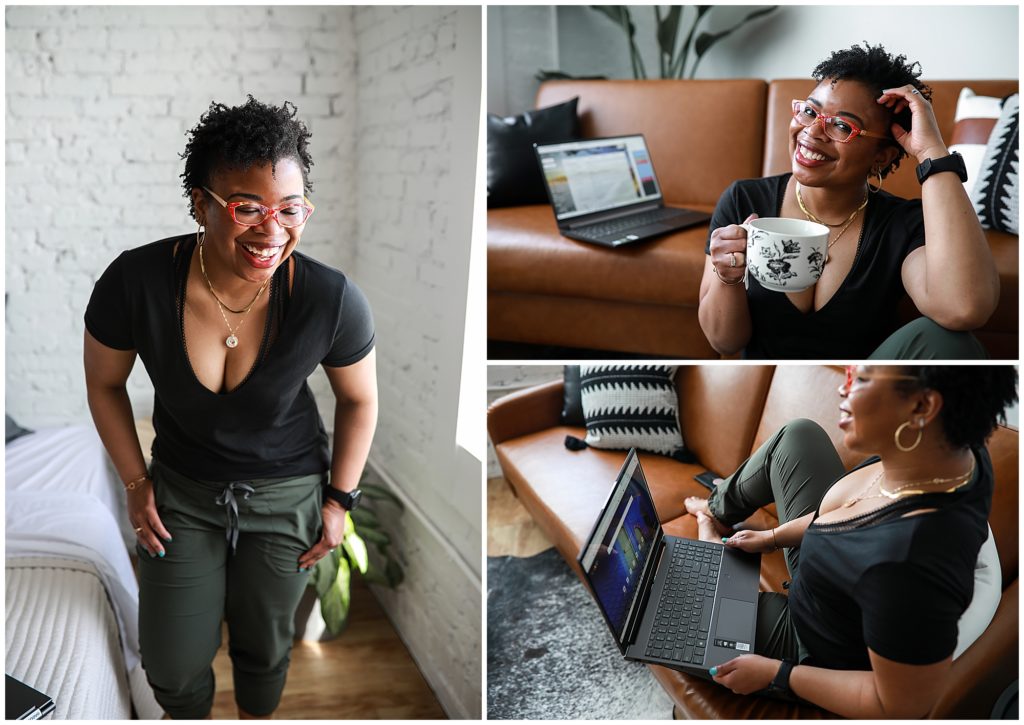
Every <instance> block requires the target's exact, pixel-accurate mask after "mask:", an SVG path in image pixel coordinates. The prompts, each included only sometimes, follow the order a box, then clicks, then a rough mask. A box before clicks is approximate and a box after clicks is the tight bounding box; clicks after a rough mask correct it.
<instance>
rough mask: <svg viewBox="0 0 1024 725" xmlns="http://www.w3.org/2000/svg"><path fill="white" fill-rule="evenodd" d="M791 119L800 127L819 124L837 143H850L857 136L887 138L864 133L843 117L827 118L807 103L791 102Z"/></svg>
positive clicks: (878, 134) (886, 136)
mask: <svg viewBox="0 0 1024 725" xmlns="http://www.w3.org/2000/svg"><path fill="white" fill-rule="evenodd" d="M793 118H795V119H796V120H797V122H798V123H799V124H800V125H802V126H813V125H814V124H815V123H820V124H821V128H822V129H823V130H824V131H825V135H826V136H828V137H829V138H830V139H832V140H833V141H838V142H839V143H850V141H853V139H855V138H857V137H858V136H871V137H872V138H889V134H887V133H875V132H873V131H865V130H864V129H862V128H860V127H858V126H857V124H855V123H854V122H853V121H851V120H850V119H848V118H845V117H844V116H829V115H828V114H825V113H822V112H821V111H819V110H818V109H817V108H815V107H814V106H812V105H811V104H810V103H808V102H807V101H798V100H796V99H794V100H793Z"/></svg>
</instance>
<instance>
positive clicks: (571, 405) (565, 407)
mask: <svg viewBox="0 0 1024 725" xmlns="http://www.w3.org/2000/svg"><path fill="white" fill-rule="evenodd" d="M562 371H563V372H562V380H563V390H564V394H563V396H562V425H578V426H584V425H586V421H585V420H584V419H583V397H582V396H581V395H580V366H579V365H564V366H563V368H562Z"/></svg>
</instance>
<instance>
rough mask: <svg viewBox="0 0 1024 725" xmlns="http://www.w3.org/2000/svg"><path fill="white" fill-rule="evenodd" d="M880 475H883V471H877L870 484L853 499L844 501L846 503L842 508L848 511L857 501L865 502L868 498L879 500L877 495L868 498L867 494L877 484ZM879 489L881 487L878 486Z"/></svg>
mask: <svg viewBox="0 0 1024 725" xmlns="http://www.w3.org/2000/svg"><path fill="white" fill-rule="evenodd" d="M882 473H883V471H879V472H878V475H877V476H875V477H874V478H872V479H871V482H870V483H868V485H867V486H866V487H865V488H864V490H863V491H861V492H860V493H859V494H858V495H856V496H854V497H853V498H848V499H846V501H844V502H843V508H847V509H848V508H850V507H851V506H853V505H854V504H855V503H857V502H859V501H866V500H867V499H869V498H879V495H878V494H875V495H874V496H868V495H867V492H868V491H870V490H871V489H872V488H873V487H874V485H875V484H876V483H878V481H879V479H881V478H882ZM879 488H881V486H879Z"/></svg>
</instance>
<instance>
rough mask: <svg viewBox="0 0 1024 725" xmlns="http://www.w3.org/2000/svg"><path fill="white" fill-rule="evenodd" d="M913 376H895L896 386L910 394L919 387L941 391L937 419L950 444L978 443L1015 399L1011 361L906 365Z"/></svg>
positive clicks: (959, 446)
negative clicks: (982, 363) (1001, 363)
mask: <svg viewBox="0 0 1024 725" xmlns="http://www.w3.org/2000/svg"><path fill="white" fill-rule="evenodd" d="M903 369H904V371H905V372H906V374H908V375H912V376H913V377H915V378H916V381H914V380H897V381H896V389H897V391H899V392H901V393H902V394H904V395H910V394H912V393H913V392H915V391H918V390H920V389H922V388H928V389H931V390H935V391H937V392H938V393H939V394H940V395H942V410H941V411H940V412H939V420H940V421H941V423H942V432H943V433H944V434H945V436H946V440H947V441H949V443H950V445H952V446H953V447H954V448H966V447H967V446H978V445H981V444H982V443H984V442H985V440H986V439H987V438H988V437H989V436H990V435H991V434H992V431H994V430H995V429H996V425H997V424H998V423H999V422H1000V420H1005V415H1006V408H1007V406H1009V405H1011V404H1012V403H1013V402H1015V401H1016V400H1017V371H1016V369H1015V368H1014V367H1013V366H1012V365H906V366H903Z"/></svg>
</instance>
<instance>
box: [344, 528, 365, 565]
mask: <svg viewBox="0 0 1024 725" xmlns="http://www.w3.org/2000/svg"><path fill="white" fill-rule="evenodd" d="M341 545H342V546H343V547H344V549H345V553H347V554H348V558H349V559H350V560H351V561H352V562H353V563H354V564H355V565H356V568H357V569H359V571H360V572H361V573H363V574H365V573H366V567H367V566H369V564H370V561H369V556H368V554H367V552H366V543H365V542H364V541H363V540H362V539H361V538H360V537H359V534H357V533H356V532H355V531H352V533H350V534H346V535H345V539H344V540H343V541H342V542H341Z"/></svg>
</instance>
